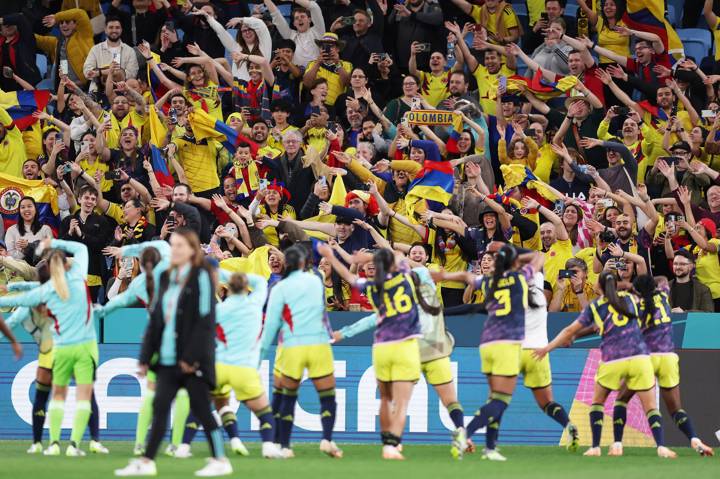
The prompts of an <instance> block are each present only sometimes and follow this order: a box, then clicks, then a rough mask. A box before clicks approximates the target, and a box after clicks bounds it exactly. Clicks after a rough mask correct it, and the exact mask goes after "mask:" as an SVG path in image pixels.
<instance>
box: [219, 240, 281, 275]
mask: <svg viewBox="0 0 720 479" xmlns="http://www.w3.org/2000/svg"><path fill="white" fill-rule="evenodd" d="M269 256H270V246H268V245H265V246H260V247H259V248H255V249H254V250H253V251H252V253H250V255H249V256H248V257H247V258H229V259H225V260H222V261H220V268H222V269H224V270H227V271H230V272H232V273H253V274H257V275H258V276H262V277H263V278H265V279H268V278H269V277H270V265H269V264H268V257H269Z"/></svg>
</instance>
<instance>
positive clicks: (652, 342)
mask: <svg viewBox="0 0 720 479" xmlns="http://www.w3.org/2000/svg"><path fill="white" fill-rule="evenodd" d="M669 292H670V289H669V288H668V286H667V285H665V286H664V287H661V288H659V289H658V290H657V291H656V292H655V294H654V295H653V301H654V303H655V311H654V312H653V313H652V314H651V313H650V311H648V310H647V308H646V307H645V301H640V321H641V324H640V326H641V327H642V333H643V337H644V338H645V344H646V345H647V347H648V349H649V350H650V353H672V352H675V342H674V341H673V330H672V320H671V319H670V300H669V297H668V294H669Z"/></svg>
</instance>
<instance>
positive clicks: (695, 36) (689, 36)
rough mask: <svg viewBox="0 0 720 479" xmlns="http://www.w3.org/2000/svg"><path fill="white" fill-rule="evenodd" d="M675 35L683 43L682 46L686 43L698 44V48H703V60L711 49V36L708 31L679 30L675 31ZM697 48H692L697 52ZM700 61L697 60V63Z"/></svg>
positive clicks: (697, 29)
mask: <svg viewBox="0 0 720 479" xmlns="http://www.w3.org/2000/svg"><path fill="white" fill-rule="evenodd" d="M677 34H678V36H679V37H680V40H681V41H682V42H683V45H686V44H687V43H688V42H691V43H696V44H699V47H700V48H703V49H704V52H705V53H704V54H703V58H704V57H705V56H706V55H708V52H709V51H710V49H711V48H712V36H711V35H710V32H709V31H708V30H702V29H700V28H680V29H678V30H677ZM699 47H698V46H696V47H692V48H694V49H695V50H694V51H695V52H697V51H698V48H699ZM686 53H687V51H686ZM700 60H702V58H698V59H697V61H700Z"/></svg>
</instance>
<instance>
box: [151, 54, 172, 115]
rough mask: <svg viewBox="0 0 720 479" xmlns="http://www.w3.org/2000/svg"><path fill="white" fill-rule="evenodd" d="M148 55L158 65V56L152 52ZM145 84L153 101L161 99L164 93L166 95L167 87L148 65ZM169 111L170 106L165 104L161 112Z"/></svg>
mask: <svg viewBox="0 0 720 479" xmlns="http://www.w3.org/2000/svg"><path fill="white" fill-rule="evenodd" d="M150 55H151V56H152V57H153V60H155V64H156V65H159V64H160V63H161V62H162V60H161V59H160V55H158V54H157V53H154V52H150ZM146 68H147V82H148V85H149V86H150V93H151V94H152V97H153V101H158V98H160V97H162V96H163V95H164V94H165V93H167V90H168V89H167V87H166V86H165V85H163V84H162V82H161V81H160V79H159V78H158V77H157V75H155V72H154V71H152V68H150V65H147V67H146ZM169 109H170V105H168V104H167V103H166V104H165V105H164V107H163V110H164V111H165V112H167V110H169Z"/></svg>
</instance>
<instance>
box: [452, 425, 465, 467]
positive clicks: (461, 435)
mask: <svg viewBox="0 0 720 479" xmlns="http://www.w3.org/2000/svg"><path fill="white" fill-rule="evenodd" d="M466 450H467V432H465V428H464V427H459V428H457V429H455V430H454V431H453V433H452V446H451V447H450V454H451V455H452V457H453V458H455V459H462V458H463V455H464V454H465V451H466Z"/></svg>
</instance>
